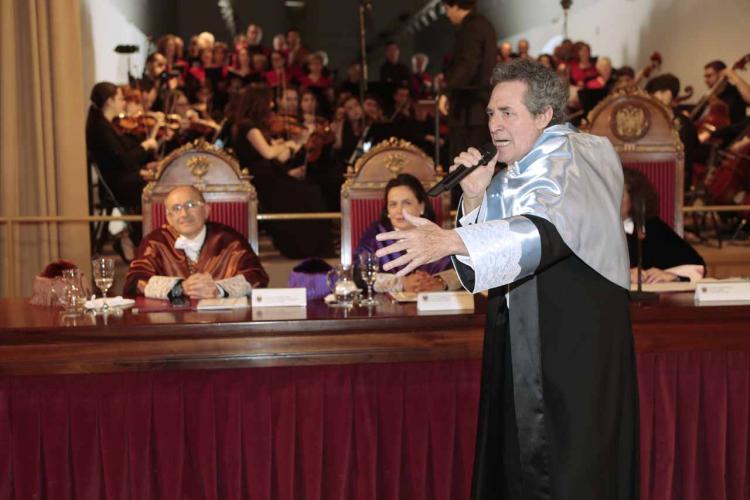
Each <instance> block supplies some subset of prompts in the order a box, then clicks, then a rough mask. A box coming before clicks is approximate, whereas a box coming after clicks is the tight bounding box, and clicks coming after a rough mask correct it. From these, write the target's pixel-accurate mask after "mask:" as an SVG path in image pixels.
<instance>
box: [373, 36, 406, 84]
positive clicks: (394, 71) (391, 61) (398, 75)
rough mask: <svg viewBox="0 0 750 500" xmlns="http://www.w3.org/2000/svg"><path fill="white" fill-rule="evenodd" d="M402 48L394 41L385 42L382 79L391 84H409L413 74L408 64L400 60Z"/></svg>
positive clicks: (381, 71)
mask: <svg viewBox="0 0 750 500" xmlns="http://www.w3.org/2000/svg"><path fill="white" fill-rule="evenodd" d="M400 58H401V49H399V47H398V44H397V43H396V42H394V41H392V40H391V41H389V42H388V43H386V44H385V62H384V63H383V65H382V66H381V67H380V81H381V82H384V83H390V84H391V85H395V86H401V85H407V86H408V85H409V80H410V79H411V74H410V73H409V68H407V67H406V64H404V63H402V62H401V61H400Z"/></svg>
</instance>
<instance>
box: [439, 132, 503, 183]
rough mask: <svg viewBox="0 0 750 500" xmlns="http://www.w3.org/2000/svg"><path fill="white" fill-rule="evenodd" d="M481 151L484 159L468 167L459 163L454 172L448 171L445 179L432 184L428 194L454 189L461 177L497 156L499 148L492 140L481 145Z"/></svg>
mask: <svg viewBox="0 0 750 500" xmlns="http://www.w3.org/2000/svg"><path fill="white" fill-rule="evenodd" d="M478 149H479V153H480V154H481V155H482V159H481V160H479V163H477V164H476V165H474V166H472V167H466V166H464V165H459V166H458V167H457V168H456V169H454V170H453V171H452V172H450V173H448V175H446V176H445V177H443V179H442V180H441V181H440V182H438V183H437V184H435V185H434V186H432V188H431V189H430V190H429V191H427V194H428V195H430V196H438V195H439V194H440V193H442V192H443V191H449V190H451V189H453V186H455V185H456V184H458V183H459V182H461V179H463V178H464V177H466V176H467V175H469V174H470V173H472V172H473V171H474V170H476V169H477V168H479V167H481V166H482V165H486V164H487V163H489V161H490V160H491V159H492V158H494V157H495V155H496V154H497V148H496V147H495V145H494V144H493V143H491V142H488V143H487V144H484V145H482V146H479V148H478Z"/></svg>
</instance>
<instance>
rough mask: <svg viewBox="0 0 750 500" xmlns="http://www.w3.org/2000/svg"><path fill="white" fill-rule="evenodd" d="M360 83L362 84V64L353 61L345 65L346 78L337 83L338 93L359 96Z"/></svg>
mask: <svg viewBox="0 0 750 500" xmlns="http://www.w3.org/2000/svg"><path fill="white" fill-rule="evenodd" d="M360 85H362V65H361V64H359V63H358V62H354V63H351V64H350V65H349V66H347V68H346V79H345V80H344V81H343V82H341V83H340V84H339V87H338V93H339V95H341V94H343V93H346V94H348V95H350V96H355V97H359V87H360ZM347 97H348V96H347Z"/></svg>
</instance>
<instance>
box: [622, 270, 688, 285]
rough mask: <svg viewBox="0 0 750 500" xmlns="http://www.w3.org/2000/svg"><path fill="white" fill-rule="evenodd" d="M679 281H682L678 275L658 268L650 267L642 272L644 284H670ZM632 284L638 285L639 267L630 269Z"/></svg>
mask: <svg viewBox="0 0 750 500" xmlns="http://www.w3.org/2000/svg"><path fill="white" fill-rule="evenodd" d="M678 279H680V277H679V276H677V275H676V274H674V273H670V272H667V271H663V270H661V269H658V268H656V267H650V268H648V269H644V270H643V271H641V282H642V283H649V284H650V283H669V282H672V281H677V280H678ZM630 282H631V283H633V284H637V283H638V268H637V267H631V268H630Z"/></svg>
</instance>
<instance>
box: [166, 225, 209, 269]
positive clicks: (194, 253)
mask: <svg viewBox="0 0 750 500" xmlns="http://www.w3.org/2000/svg"><path fill="white" fill-rule="evenodd" d="M204 241H206V226H205V225H204V226H203V229H201V231H200V233H198V235H197V236H196V237H195V238H192V239H190V238H188V237H186V236H183V235H180V237H179V238H177V239H176V240H175V242H174V247H175V248H176V249H177V250H184V251H185V254H186V255H187V256H188V258H189V259H190V260H192V261H193V262H197V261H198V256H199V255H200V253H201V248H202V247H203V242H204Z"/></svg>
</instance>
